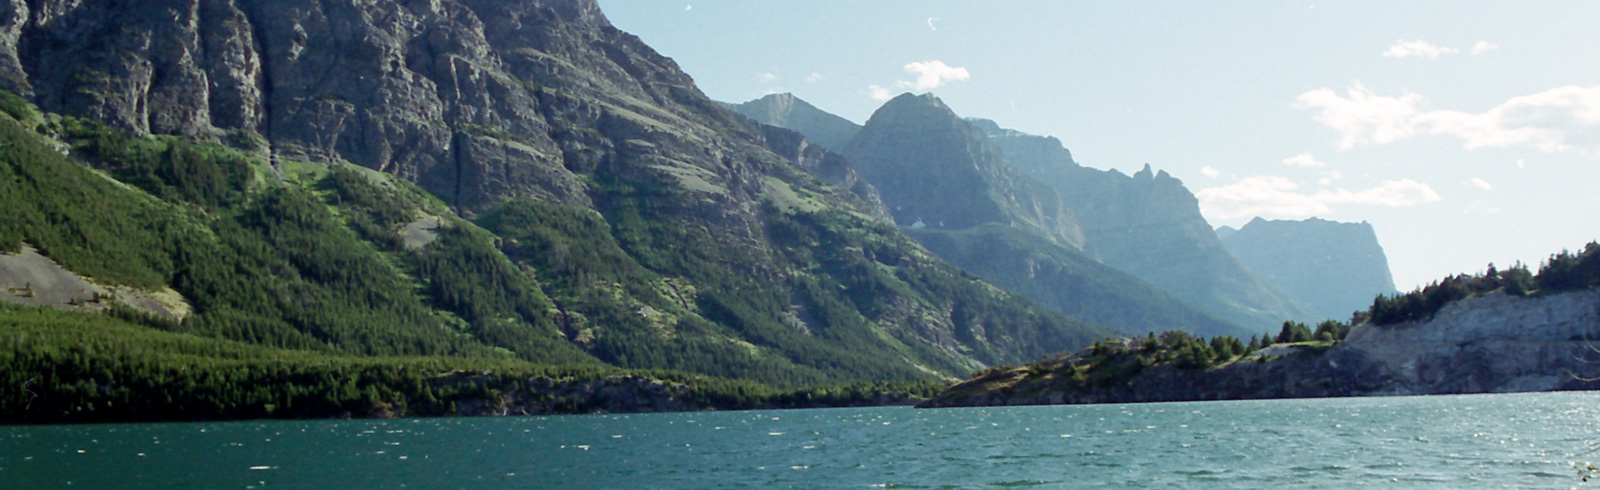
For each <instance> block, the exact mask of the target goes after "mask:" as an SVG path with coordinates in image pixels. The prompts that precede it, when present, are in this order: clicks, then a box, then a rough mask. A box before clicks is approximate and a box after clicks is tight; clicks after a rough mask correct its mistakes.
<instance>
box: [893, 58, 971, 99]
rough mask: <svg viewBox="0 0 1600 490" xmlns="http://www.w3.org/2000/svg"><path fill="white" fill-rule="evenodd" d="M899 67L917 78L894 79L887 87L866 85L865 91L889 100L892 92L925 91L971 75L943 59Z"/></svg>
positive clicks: (964, 69) (962, 68)
mask: <svg viewBox="0 0 1600 490" xmlns="http://www.w3.org/2000/svg"><path fill="white" fill-rule="evenodd" d="M901 68H902V69H904V70H905V71H906V73H912V74H915V75H916V76H917V79H916V80H915V81H906V80H900V81H896V82H894V84H892V85H890V86H888V87H883V86H879V85H868V86H867V91H868V93H869V94H870V95H871V96H872V98H874V99H877V100H889V99H890V98H892V97H894V92H903V91H907V90H909V91H915V92H927V91H929V90H933V89H936V88H939V87H942V86H944V85H945V84H947V83H950V82H956V81H961V80H966V79H968V78H971V77H972V74H971V73H969V72H967V69H966V68H964V67H959V66H950V65H946V64H945V63H944V62H943V61H939V60H929V61H918V62H915V63H908V64H906V66H903V67H901Z"/></svg>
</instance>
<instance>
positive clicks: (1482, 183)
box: [1467, 177, 1494, 191]
mask: <svg viewBox="0 0 1600 490" xmlns="http://www.w3.org/2000/svg"><path fill="white" fill-rule="evenodd" d="M1467 185H1471V186H1473V187H1477V188H1479V189H1483V190H1486V191H1492V190H1494V185H1493V184H1490V183H1489V181H1487V180H1483V179H1480V178H1477V177H1473V178H1470V179H1467Z"/></svg>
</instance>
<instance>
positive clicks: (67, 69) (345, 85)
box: [0, 0, 1110, 386]
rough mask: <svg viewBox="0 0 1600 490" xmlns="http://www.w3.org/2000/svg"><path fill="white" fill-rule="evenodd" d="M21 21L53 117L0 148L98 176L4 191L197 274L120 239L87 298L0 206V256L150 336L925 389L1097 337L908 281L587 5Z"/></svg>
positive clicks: (1058, 319) (50, 252) (850, 218)
mask: <svg viewBox="0 0 1600 490" xmlns="http://www.w3.org/2000/svg"><path fill="white" fill-rule="evenodd" d="M29 7H30V8H28V9H20V8H18V9H12V10H10V11H8V12H6V15H9V16H10V17H8V18H6V20H5V21H3V22H0V25H5V26H10V30H9V31H7V32H8V33H9V34H8V35H14V36H13V38H14V39H16V40H17V41H16V42H15V43H7V44H5V45H4V46H3V49H0V79H3V80H4V83H5V84H7V85H8V86H9V87H10V88H12V89H15V90H17V91H19V92H21V93H23V94H24V95H25V96H26V97H27V98H29V99H30V100H32V101H34V102H36V103H37V104H38V105H39V106H41V108H43V109H45V110H46V111H47V112H59V113H62V114H64V116H55V115H49V114H46V115H43V116H42V120H43V121H45V122H43V123H37V124H32V125H31V126H28V127H27V128H25V129H23V130H22V131H23V132H24V133H26V132H28V130H33V131H34V132H38V133H42V134H44V135H45V136H49V137H52V138H59V139H60V140H63V141H61V142H56V143H51V142H49V141H43V142H38V143H33V145H34V146H36V147H37V148H46V146H45V145H50V144H57V145H63V146H66V147H69V148H70V150H71V154H72V156H73V157H75V158H77V159H78V160H80V161H81V162H83V163H87V164H89V165H92V166H95V167H97V168H98V169H99V170H98V171H99V172H101V174H100V175H95V174H92V173H91V174H83V173H82V172H90V171H89V170H86V169H82V168H80V167H77V166H76V164H73V163H70V162H67V161H65V160H61V159H60V157H59V155H57V156H53V157H52V156H50V155H49V154H51V153H53V152H52V151H50V150H48V149H44V150H39V149H35V150H29V151H31V152H33V154H35V157H36V158H35V157H30V158H26V159H21V160H17V161H15V162H13V163H15V164H16V165H20V166H23V167H26V168H29V169H30V170H28V172H32V174H31V175H37V176H39V179H41V180H40V181H41V182H49V179H54V178H66V176H73V175H76V176H77V177H72V178H73V179H76V181H97V180H104V181H108V182H109V179H116V180H118V181H120V182H121V183H112V185H113V186H114V187H115V188H116V189H121V190H118V191H115V192H112V191H107V192H111V193H112V194H117V195H119V196H121V197H114V198H113V197H97V198H94V199H90V200H88V202H94V203H98V202H102V201H107V200H127V201H148V202H155V203H158V207H160V208H162V209H171V210H174V211H172V212H173V213H176V214H173V215H172V216H175V217H170V218H161V220H160V221H156V222H150V223H147V225H146V226H149V227H151V228H149V229H163V228H161V227H175V226H179V225H182V226H187V227H190V228H188V229H191V230H192V232H185V233H179V234H173V235H171V236H174V237H183V236H192V237H194V238H193V241H197V242H200V243H202V244H205V243H210V245H205V246H198V245H195V246H191V245H190V244H187V242H177V243H183V244H182V245H181V246H180V245H174V244H172V243H158V242H159V241H158V240H156V239H155V238H150V240H151V241H152V242H153V243H157V245H159V246H155V245H152V246H151V247H149V248H147V249H143V250H144V252H142V253H148V254H150V255H151V256H150V257H149V258H147V259H146V260H145V262H148V263H149V264H150V265H148V266H141V268H142V269H144V271H143V272H140V273H139V274H132V275H122V276H117V275H112V276H105V277H101V275H100V274H99V273H97V272H96V271H94V270H92V267H93V264H95V263H113V262H118V261H117V260H112V258H111V257H112V256H111V255H110V254H112V253H113V252H112V251H113V250H116V249H117V243H118V242H117V241H116V240H115V238H114V237H116V236H117V235H118V232H116V231H115V230H118V229H120V228H116V227H115V226H117V225H115V224H114V223H113V222H106V221H96V220H88V219H85V220H71V221H70V222H53V221H51V219H50V217H54V216H61V215H63V214H65V215H72V213H79V212H82V211H83V210H82V209H80V208H77V206H84V205H85V204H86V203H85V202H68V201H61V200H59V199H53V198H51V197H50V196H51V195H53V192H44V191H40V192H36V193H28V194H22V193H11V192H9V191H11V190H13V189H11V188H9V187H10V186H11V185H12V184H11V181H6V182H5V183H3V184H0V185H5V186H8V189H7V191H8V195H17V196H20V197H18V199H20V200H22V201H27V202H32V203H35V204H39V205H45V204H48V205H49V209H46V210H41V211H39V213H40V214H39V215H40V216H45V217H46V218H41V219H38V220H17V221H11V220H8V221H7V223H6V224H7V226H8V227H14V228H11V229H8V230H7V231H5V232H4V234H0V236H13V237H20V238H17V239H14V240H12V243H13V244H20V243H24V242H25V243H29V244H32V245H35V246H37V247H38V248H39V250H41V251H43V252H44V253H45V254H46V255H47V256H49V257H50V258H52V259H55V260H57V261H59V262H60V263H61V264H62V265H63V266H64V267H65V268H66V269H68V270H70V271H73V272H77V273H79V274H85V275H90V276H93V277H95V278H96V279H97V280H104V281H106V282H107V283H110V284H114V285H125V286H137V287H145V288H170V289H172V290H174V291H176V293H177V294H179V295H181V296H183V297H184V298H186V299H187V300H188V301H189V302H190V303H192V304H193V308H194V313H193V316H192V317H190V318H187V319H183V320H182V321H181V322H177V323H176V324H175V325H168V324H166V323H160V322H158V323H159V324H160V325H161V328H166V329H170V330H175V331H179V332H184V333H189V334H193V335H199V336H204V337H211V338H219V339H225V340H230V341H237V342H243V343H248V344H265V345H271V346H274V347H280V348H289V349H297V350H318V351H330V352H337V353H340V354H342V355H344V354H347V355H356V356H370V355H396V356H412V355H436V354H449V355H459V356H465V357H468V358H474V359H480V358H483V359H488V358H492V359H516V360H519V361H520V362H528V363H535V364H568V363H579V364H582V363H590V364H604V365H609V366H614V367H622V368H638V369H675V370H681V371H687V372H692V373H701V374H708V375H715V376H723V377H731V378H740V379H749V380H756V381H760V382H763V383H769V384H772V385H778V386H801V385H810V384H817V383H840V382H850V381H876V380H926V379H937V378H940V377H946V376H952V375H960V374H964V373H966V372H968V371H970V370H971V369H974V368H978V367H982V366H984V365H989V364H997V363H1008V362H1016V361H1019V360H1023V359H1030V358H1036V357H1037V356H1039V355H1041V354H1043V353H1047V352H1055V351H1060V350H1063V349H1070V348H1073V347H1076V346H1081V345H1084V344H1086V343H1088V342H1089V341H1091V340H1093V339H1094V338H1098V337H1101V336H1104V335H1107V334H1109V333H1110V331H1109V330H1107V329H1105V328H1103V327H1099V326H1094V325H1089V324H1084V323H1081V322H1078V321H1076V320H1073V319H1071V318H1068V317H1066V316H1064V315H1060V314H1058V313H1054V312H1051V311H1048V310H1045V309H1043V308H1040V307H1039V306H1038V305H1036V304H1033V303H1031V302H1029V301H1026V300H1023V299H1021V298H1018V297H1016V296H1013V295H1011V294H1009V293H1005V292H1004V291H1000V290H998V289H996V288H994V287H993V286H990V285H988V284H986V283H983V282H982V281H980V280H978V279H977V278H975V277H972V276H970V275H968V274H965V273H963V272H961V271H959V270H957V269H955V268H953V267H951V266H949V265H948V264H945V263H944V262H942V261H939V260H938V259H936V258H934V257H932V256H931V255H929V254H927V253H926V252H925V251H924V250H922V249H921V248H920V247H918V246H917V245H916V244H915V243H914V242H912V241H911V240H910V239H909V238H907V237H905V236H904V235H903V234H901V233H899V232H898V231H897V230H896V229H895V228H893V227H892V226H889V225H886V224H884V223H883V222H882V221H881V219H880V218H879V216H881V210H882V208H881V207H879V206H875V205H874V203H873V202H872V199H871V194H870V193H869V192H851V191H850V190H847V189H841V188H839V187H836V186H834V185H830V184H829V183H828V182H829V181H834V182H845V181H847V180H848V175H847V174H840V173H838V172H836V171H837V170H839V168H838V166H837V165H834V164H831V163H829V162H827V161H826V159H825V158H823V160H818V161H813V160H815V159H816V158H822V157H819V156H818V154H815V153H808V152H806V151H805V148H804V146H803V145H801V144H799V143H798V142H796V141H791V140H786V139H785V138H781V137H776V136H774V135H773V134H772V133H770V131H768V130H767V129H765V128H764V127H762V126H760V125H758V124H755V123H754V122H752V121H750V120H749V119H747V118H744V117H742V116H738V115H735V114H732V113H728V112H726V111H724V110H722V109H721V108H719V107H718V106H717V105H716V104H715V103H714V102H712V101H710V100H709V99H707V98H706V97H705V96H704V95H703V94H701V93H700V92H699V91H698V89H696V88H695V87H694V85H693V82H692V80H691V79H690V78H689V76H688V75H686V74H684V73H682V72H681V71H680V70H678V68H677V67H676V65H675V64H674V63H673V62H672V61H671V60H670V59H667V58H665V57H662V56H660V55H659V54H657V53H655V52H654V51H652V50H650V48H649V47H648V46H645V45H644V44H642V43H641V42H639V40H638V39H637V38H635V37H633V36H631V35H628V34H626V33H623V32H621V31H618V30H616V29H615V28H613V27H611V26H610V25H609V23H608V22H606V20H605V18H604V16H603V15H601V14H600V12H599V10H598V7H597V5H596V4H595V3H594V2H593V1H592V0H551V1H530V2H522V1H519V2H509V1H489V0H445V1H440V2H423V3H416V2H411V3H392V2H378V3H366V2H354V1H346V0H327V1H322V0H239V1H229V0H218V1H208V2H199V3H189V2H176V1H173V2H149V3H140V4H137V5H133V4H118V3H103V2H90V3H77V2H66V1H43V2H36V3H34V4H31V5H30V6H29ZM11 105H16V104H11ZM21 105H22V106H23V107H24V108H25V106H26V104H21ZM29 110H31V109H29ZM23 112H26V111H23ZM12 119H15V120H22V119H29V120H34V119H37V118H31V116H30V117H18V116H15V115H13V118H12ZM36 122H37V121H36ZM102 123H103V124H104V126H101V124H102ZM8 124H15V123H8ZM19 138H20V136H19ZM30 138H32V136H30ZM18 141H22V140H18ZM780 154H781V155H780ZM19 168H20V167H19ZM67 169H77V170H67ZM101 176H105V177H108V178H109V179H104V178H102V177H101ZM122 184H127V185H122ZM413 184H414V185H413ZM40 185H45V184H40ZM49 185H52V186H58V187H63V186H64V187H71V186H72V184H63V183H60V182H57V183H51V184H49ZM857 191H860V189H857ZM63 192H65V191H63ZM130 193H131V194H130ZM57 228H59V229H61V230H66V231H65V233H67V235H68V236H75V237H79V238H74V240H77V241H75V242H71V243H72V247H76V248H62V247H61V246H58V245H57V244H55V243H52V242H50V240H52V238H50V237H51V236H52V235H51V233H55V232H53V231H51V230H53V229H57ZM162 236H167V235H162ZM177 239H178V238H172V240H177ZM0 245H4V246H6V247H7V248H5V251H6V252H12V251H17V250H19V248H18V247H20V245H15V246H13V245H11V244H0ZM197 247H198V248H197ZM68 252H71V253H68ZM86 267H88V268H87V269H86ZM197 277H199V278H205V279H206V280H199V279H196V278H197ZM367 310H373V311H376V312H379V313H382V314H381V315H374V316H370V317H363V316H362V315H361V314H360V313H359V312H363V311H367Z"/></svg>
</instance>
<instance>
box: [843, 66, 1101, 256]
mask: <svg viewBox="0 0 1600 490" xmlns="http://www.w3.org/2000/svg"><path fill="white" fill-rule="evenodd" d="M845 155H846V156H848V157H849V158H850V162H851V163H852V164H854V165H855V166H856V169H857V171H858V172H860V173H861V175H862V176H863V177H865V178H866V179H867V181H868V182H871V183H872V185H874V186H876V187H877V188H878V191H879V192H881V193H882V194H883V200H884V204H886V205H888V206H889V211H890V213H891V214H893V215H894V220H895V223H898V224H900V225H901V226H911V227H916V226H926V227H930V228H937V229H951V230H960V229H966V228H971V227H973V226H976V225H980V224H983V223H1001V224H1009V225H1016V226H1021V227H1025V228H1034V229H1038V230H1040V231H1041V232H1043V233H1044V234H1045V235H1046V236H1049V237H1050V238H1051V239H1054V240H1057V241H1060V242H1061V243H1063V244H1067V245H1069V246H1072V247H1074V248H1082V247H1083V244H1084V235H1083V231H1082V230H1081V229H1080V228H1079V227H1078V223H1077V220H1076V218H1075V217H1074V216H1073V213H1072V211H1071V210H1069V209H1068V208H1067V206H1066V205H1064V204H1063V203H1062V202H1061V198H1060V197H1059V196H1057V195H1056V193H1055V191H1054V190H1052V189H1050V188H1049V187H1047V186H1045V185H1043V184H1041V183H1039V182H1038V181H1036V180H1034V179H1032V178H1030V177H1028V176H1026V175H1022V174H1021V173H1019V172H1016V171H1015V170H1013V169H1011V168H1010V167H1007V166H1006V165H1005V164H1004V163H1003V162H1002V161H1001V156H1000V151H999V148H997V147H995V146H994V145H993V144H991V143H989V141H988V138H985V137H984V135H983V133H982V132H981V131H979V130H978V128H977V127H975V126H973V125H972V124H971V123H968V122H967V121H965V120H963V119H961V118H960V117H958V116H956V114H955V112H953V111H951V110H950V108H949V107H947V106H945V105H944V102H942V101H940V100H939V99H938V98H937V97H934V96H932V95H920V96H919V95H912V94H903V95H901V96H899V97H896V98H894V99H893V100H890V101H889V102H888V103H886V104H884V105H883V107H880V108H878V110H877V112H875V113H873V115H872V119H870V120H868V121H867V124H866V126H864V127H863V128H862V129H861V132H860V133H857V134H856V137H855V139H852V140H851V141H850V144H849V146H847V147H846V149H845Z"/></svg>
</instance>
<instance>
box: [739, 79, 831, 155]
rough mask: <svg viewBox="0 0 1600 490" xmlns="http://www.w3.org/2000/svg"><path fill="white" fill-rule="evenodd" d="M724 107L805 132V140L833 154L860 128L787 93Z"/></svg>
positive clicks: (750, 116)
mask: <svg viewBox="0 0 1600 490" xmlns="http://www.w3.org/2000/svg"><path fill="white" fill-rule="evenodd" d="M726 107H727V108H728V109H729V110H732V111H734V112H737V113H739V114H743V115H745V116H746V117H749V118H751V119H755V120H756V122H759V123H762V124H766V125H769V126H777V127H780V128H785V129H789V130H793V131H795V132H797V133H800V134H802V135H804V136H805V137H806V140H808V141H810V142H812V143H816V144H818V145H821V146H822V147H823V148H827V149H828V150H829V151H833V152H835V153H839V152H843V151H844V146H845V144H847V143H849V142H850V138H854V137H855V135H856V132H858V131H861V125H859V124H856V123H854V122H851V121H850V120H848V119H845V118H843V117H839V116H837V115H834V114H831V113H828V112H826V111H823V110H822V109H818V108H817V107H816V106H813V105H811V104H810V103H808V102H806V101H805V100H804V99H801V98H800V97H797V96H795V95H794V94H792V93H788V92H785V93H781V94H767V95H766V96H764V97H761V98H759V99H756V100H752V101H749V102H744V103H739V104H727V105H726Z"/></svg>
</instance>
